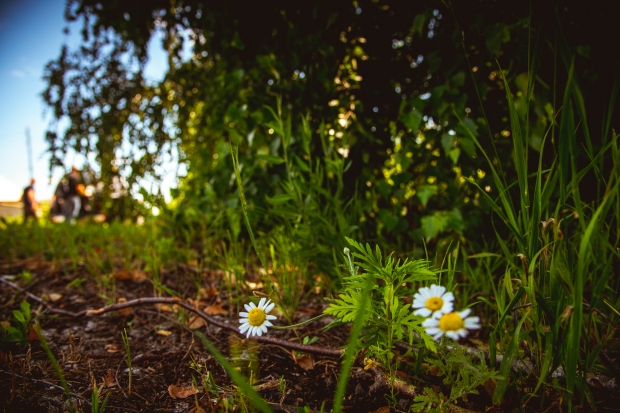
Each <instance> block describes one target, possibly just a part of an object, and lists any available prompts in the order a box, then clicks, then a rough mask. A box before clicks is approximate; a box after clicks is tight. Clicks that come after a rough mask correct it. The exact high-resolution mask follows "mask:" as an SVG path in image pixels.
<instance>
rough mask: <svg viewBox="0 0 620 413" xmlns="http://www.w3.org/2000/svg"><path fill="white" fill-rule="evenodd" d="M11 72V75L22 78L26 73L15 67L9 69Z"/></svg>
mask: <svg viewBox="0 0 620 413" xmlns="http://www.w3.org/2000/svg"><path fill="white" fill-rule="evenodd" d="M11 74H12V75H13V76H15V77H18V78H20V79H23V78H25V77H26V74H25V73H24V72H22V71H21V70H17V69H15V70H12V71H11Z"/></svg>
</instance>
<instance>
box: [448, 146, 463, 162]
mask: <svg viewBox="0 0 620 413" xmlns="http://www.w3.org/2000/svg"><path fill="white" fill-rule="evenodd" d="M448 156H449V157H450V159H452V164H453V165H456V164H457V162H458V161H459V156H461V150H460V149H459V148H454V149H452V150H451V151H450V152H448Z"/></svg>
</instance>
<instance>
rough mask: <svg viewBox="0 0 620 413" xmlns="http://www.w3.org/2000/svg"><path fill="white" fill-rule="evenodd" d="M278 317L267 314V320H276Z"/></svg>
mask: <svg viewBox="0 0 620 413" xmlns="http://www.w3.org/2000/svg"><path fill="white" fill-rule="evenodd" d="M277 318H278V317H276V316H275V315H269V314H267V320H276V319H277Z"/></svg>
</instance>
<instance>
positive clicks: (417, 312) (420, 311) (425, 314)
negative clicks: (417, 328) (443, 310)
mask: <svg viewBox="0 0 620 413" xmlns="http://www.w3.org/2000/svg"><path fill="white" fill-rule="evenodd" d="M413 315H421V316H422V317H428V316H429V315H431V310H429V309H428V308H420V309H418V310H415V311H414V312H413Z"/></svg>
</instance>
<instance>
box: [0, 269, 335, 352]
mask: <svg viewBox="0 0 620 413" xmlns="http://www.w3.org/2000/svg"><path fill="white" fill-rule="evenodd" d="M0 281H2V282H3V283H5V284H6V285H8V286H10V287H11V288H14V289H16V290H17V291H19V292H20V293H23V294H26V295H27V296H28V297H29V298H31V299H32V300H34V301H36V302H37V303H39V304H41V305H43V306H44V307H45V308H46V309H47V311H48V312H49V313H52V314H59V315H64V316H67V317H73V318H78V317H92V316H96V315H100V314H105V313H109V312H111V311H118V310H122V309H123V308H130V307H137V306H141V305H147V304H170V305H177V306H179V307H183V308H184V309H186V310H188V311H191V312H193V313H194V314H196V315H198V316H199V317H201V318H203V319H204V320H205V321H206V322H208V323H209V324H213V325H215V326H217V327H220V328H223V329H225V330H229V331H232V332H235V333H237V334H239V335H242V334H240V333H239V327H238V326H236V325H233V324H231V323H229V322H228V320H218V319H216V318H214V317H212V316H210V315H208V314H207V313H205V312H204V311H201V310H199V309H197V308H195V307H194V306H193V305H191V304H189V303H186V302H184V301H182V300H180V299H179V298H170V297H146V298H137V299H135V300H130V301H125V302H124V303H117V304H112V305H108V306H105V307H101V308H96V309H90V310H82V311H78V312H73V311H66V310H61V309H57V308H54V307H52V306H51V305H50V304H49V303H47V302H46V301H44V300H43V299H41V298H40V297H37V296H36V295H34V294H32V293H29V292H28V291H25V290H24V289H23V288H20V287H19V286H18V285H17V284H14V283H12V282H10V281H9V280H7V279H5V278H4V277H0ZM254 339H255V340H256V341H258V342H261V343H267V344H275V345H278V346H282V347H284V348H286V349H289V350H297V351H301V352H303V353H309V354H317V355H322V356H330V357H340V356H342V355H343V354H344V350H341V349H327V348H322V347H316V346H309V345H304V344H299V343H293V342H290V341H286V340H280V339H277V338H273V337H265V336H258V337H255V338H254Z"/></svg>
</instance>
